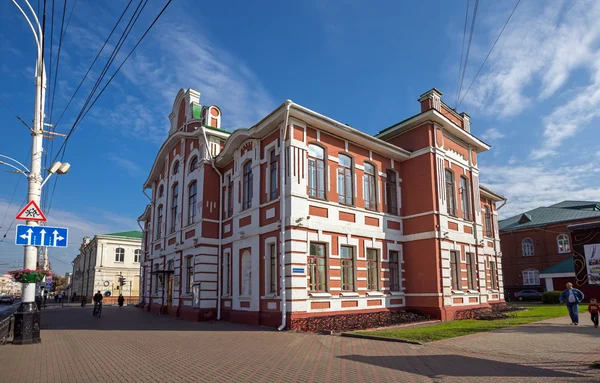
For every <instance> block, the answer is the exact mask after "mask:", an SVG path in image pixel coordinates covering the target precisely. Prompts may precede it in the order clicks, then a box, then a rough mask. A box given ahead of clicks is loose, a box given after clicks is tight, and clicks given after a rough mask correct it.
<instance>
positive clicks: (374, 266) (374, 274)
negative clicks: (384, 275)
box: [367, 249, 379, 291]
mask: <svg viewBox="0 0 600 383" xmlns="http://www.w3.org/2000/svg"><path fill="white" fill-rule="evenodd" d="M367 290H370V291H378V290H379V250H377V249H367Z"/></svg>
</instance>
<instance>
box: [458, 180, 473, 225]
mask: <svg viewBox="0 0 600 383" xmlns="http://www.w3.org/2000/svg"><path fill="white" fill-rule="evenodd" d="M460 205H461V206H460V207H461V209H462V215H463V219H466V220H467V221H471V220H472V218H471V190H470V188H469V180H468V179H467V177H463V176H461V177H460Z"/></svg>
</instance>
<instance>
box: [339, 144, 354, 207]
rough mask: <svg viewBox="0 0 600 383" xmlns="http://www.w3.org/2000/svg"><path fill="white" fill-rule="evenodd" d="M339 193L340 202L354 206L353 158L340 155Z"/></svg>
mask: <svg viewBox="0 0 600 383" xmlns="http://www.w3.org/2000/svg"><path fill="white" fill-rule="evenodd" d="M338 159H339V163H338V165H339V166H338V171H337V192H338V201H339V202H340V203H343V204H344V205H353V204H354V188H353V185H352V182H353V181H352V178H353V171H352V158H350V157H348V156H347V155H345V154H340V155H338Z"/></svg>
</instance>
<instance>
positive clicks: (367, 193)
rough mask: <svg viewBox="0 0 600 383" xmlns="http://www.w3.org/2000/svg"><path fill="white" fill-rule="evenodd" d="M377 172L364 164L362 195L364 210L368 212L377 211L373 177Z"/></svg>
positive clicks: (373, 167)
mask: <svg viewBox="0 0 600 383" xmlns="http://www.w3.org/2000/svg"><path fill="white" fill-rule="evenodd" d="M376 174H377V171H376V169H375V166H373V165H372V164H370V163H368V162H365V174H364V176H363V194H364V198H365V208H366V209H369V210H377V193H376V189H377V188H376V187H375V185H376V184H375V180H376V179H377V178H376V177H375V175H376Z"/></svg>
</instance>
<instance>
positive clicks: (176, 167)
mask: <svg viewBox="0 0 600 383" xmlns="http://www.w3.org/2000/svg"><path fill="white" fill-rule="evenodd" d="M184 167H185V165H184ZM177 173H179V161H175V164H173V175H175V174H177ZM184 173H185V170H184Z"/></svg>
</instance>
